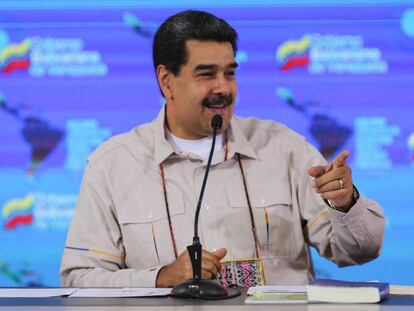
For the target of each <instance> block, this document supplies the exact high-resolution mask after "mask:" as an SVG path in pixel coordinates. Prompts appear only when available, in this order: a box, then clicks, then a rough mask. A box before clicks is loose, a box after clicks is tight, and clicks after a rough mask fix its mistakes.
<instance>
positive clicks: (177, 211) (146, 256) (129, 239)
mask: <svg viewBox="0 0 414 311" xmlns="http://www.w3.org/2000/svg"><path fill="white" fill-rule="evenodd" d="M168 207H169V212H170V218H171V222H172V224H173V227H174V223H176V220H177V218H178V217H180V215H183V214H184V213H185V206H184V198H183V194H182V192H181V191H179V190H177V191H170V192H169V193H168ZM118 221H119V224H120V229H121V232H122V239H123V241H122V242H123V246H124V248H125V254H126V258H125V262H126V264H127V266H128V267H129V268H139V269H147V268H151V267H154V266H158V265H160V264H167V263H170V262H171V261H172V260H174V259H175V255H174V247H173V243H172V238H171V231H170V226H169V222H168V216H167V207H166V204H165V199H164V194H163V193H162V192H161V191H154V190H151V189H145V190H142V191H136V192H135V193H133V194H131V195H130V197H129V198H128V199H127V200H124V201H123V203H122V206H120V207H119V208H118ZM176 227H177V226H176ZM177 230H178V228H175V231H177ZM174 235H175V236H177V232H174Z"/></svg>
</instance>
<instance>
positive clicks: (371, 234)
mask: <svg viewBox="0 0 414 311" xmlns="http://www.w3.org/2000/svg"><path fill="white" fill-rule="evenodd" d="M306 148H307V149H308V150H307V151H306V152H304V153H302V154H306V155H307V156H306V159H303V158H302V160H301V163H305V166H304V167H303V166H302V167H301V172H298V174H302V175H301V176H300V177H299V180H300V182H299V186H298V201H299V205H300V212H301V217H302V219H303V224H304V226H303V231H304V235H305V239H306V241H307V242H308V244H310V245H311V246H314V247H316V249H317V250H318V252H319V254H320V255H322V256H323V257H325V258H327V259H329V260H331V261H333V262H335V263H336V264H337V265H338V266H347V265H353V264H362V263H364V262H367V261H370V260H372V259H374V258H376V257H378V256H379V254H380V251H381V248H382V243H383V238H384V227H385V218H384V214H383V211H382V209H381V207H380V206H379V204H378V203H377V202H375V201H372V200H370V199H368V198H366V197H364V196H363V195H361V197H360V198H359V200H358V201H357V203H356V204H355V205H354V206H352V208H351V209H350V210H349V211H348V212H347V213H342V212H340V211H337V210H334V209H332V208H330V207H329V206H328V205H327V204H326V203H325V202H324V201H323V200H322V198H321V196H320V195H319V194H318V193H316V192H315V191H314V190H313V188H312V186H311V181H312V177H310V176H309V175H308V173H307V171H308V169H309V168H310V167H311V166H315V165H324V164H325V163H326V161H325V160H324V159H323V158H322V156H321V155H320V153H319V152H318V151H317V150H316V149H314V148H313V147H311V146H309V145H308V146H307V147H306ZM299 166H301V165H299ZM354 183H355V180H354Z"/></svg>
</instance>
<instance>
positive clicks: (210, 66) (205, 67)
mask: <svg viewBox="0 0 414 311" xmlns="http://www.w3.org/2000/svg"><path fill="white" fill-rule="evenodd" d="M238 66H239V64H237V63H236V62H234V63H231V64H229V65H227V66H226V69H227V68H232V69H234V68H237V67H238ZM217 67H218V66H217V65H213V64H199V65H197V66H196V67H195V68H194V71H203V70H212V69H217Z"/></svg>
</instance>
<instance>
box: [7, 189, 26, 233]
mask: <svg viewBox="0 0 414 311" xmlns="http://www.w3.org/2000/svg"><path fill="white" fill-rule="evenodd" d="M33 203H34V195H33V194H31V193H29V194H28V195H27V196H26V197H24V198H18V199H13V200H10V201H8V202H6V204H4V206H3V208H2V212H1V215H2V217H3V219H5V224H4V226H5V228H6V229H7V230H13V229H15V228H16V227H17V226H19V225H30V224H31V223H32V222H33V212H32V208H33Z"/></svg>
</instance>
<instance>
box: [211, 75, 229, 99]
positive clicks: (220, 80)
mask: <svg viewBox="0 0 414 311" xmlns="http://www.w3.org/2000/svg"><path fill="white" fill-rule="evenodd" d="M213 92H214V94H220V95H229V94H230V83H229V81H227V79H226V77H225V76H224V75H217V77H216V79H215V80H214V87H213Z"/></svg>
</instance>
